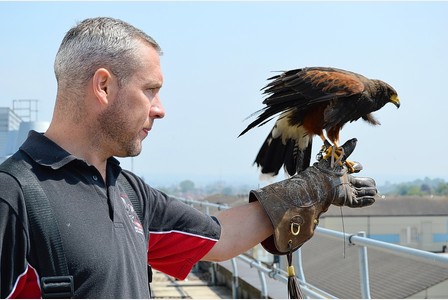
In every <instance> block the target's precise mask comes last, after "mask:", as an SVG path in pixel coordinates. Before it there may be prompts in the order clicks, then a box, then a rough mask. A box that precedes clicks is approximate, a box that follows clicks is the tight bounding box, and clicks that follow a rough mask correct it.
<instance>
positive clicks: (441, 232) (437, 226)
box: [319, 196, 448, 252]
mask: <svg viewBox="0 0 448 300" xmlns="http://www.w3.org/2000/svg"><path fill="white" fill-rule="evenodd" d="M319 226H322V227H325V228H328V229H332V230H337V231H345V232H346V233H356V232H359V231H364V232H366V234H367V237H369V238H371V239H375V240H379V241H383V242H388V243H393V244H398V245H401V246H406V247H411V248H416V249H421V250H426V251H431V252H448V249H447V246H448V197H443V196H434V197H431V196H425V197H417V196H416V197H411V196H406V197H392V196H391V197H385V198H379V199H377V200H376V202H375V203H374V204H373V205H372V206H369V207H363V208H347V207H343V208H342V211H341V208H340V207H336V206H331V207H330V208H329V210H328V211H327V212H326V213H324V214H323V215H322V216H321V218H320V222H319Z"/></svg>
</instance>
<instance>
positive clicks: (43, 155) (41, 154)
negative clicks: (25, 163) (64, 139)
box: [20, 130, 120, 170]
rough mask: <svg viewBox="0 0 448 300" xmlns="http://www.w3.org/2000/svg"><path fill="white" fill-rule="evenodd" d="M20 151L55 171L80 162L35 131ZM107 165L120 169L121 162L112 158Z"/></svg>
mask: <svg viewBox="0 0 448 300" xmlns="http://www.w3.org/2000/svg"><path fill="white" fill-rule="evenodd" d="M20 150H22V151H24V152H26V153H27V154H28V155H29V156H30V157H31V158H32V159H33V160H34V161H35V162H37V163H38V164H40V165H43V166H47V167H51V168H52V169H55V170H56V169H59V168H61V167H63V166H65V165H67V164H68V163H70V162H72V161H74V160H80V159H79V158H77V157H76V156H74V155H72V154H70V153H68V152H67V151H66V150H64V149H63V148H61V147H60V146H59V145H58V144H56V143H55V142H53V141H52V140H50V139H49V138H47V137H46V136H45V135H44V134H43V133H38V132H36V131H34V130H31V131H30V132H29V133H28V138H27V139H26V141H25V142H24V143H23V144H22V146H21V147H20ZM107 163H108V165H114V166H116V167H120V162H119V161H118V160H117V159H116V158H114V157H110V158H109V159H108V161H107Z"/></svg>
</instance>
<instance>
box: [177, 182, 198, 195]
mask: <svg viewBox="0 0 448 300" xmlns="http://www.w3.org/2000/svg"><path fill="white" fill-rule="evenodd" d="M179 187H180V191H181V192H182V193H189V192H192V191H194V189H195V186H194V182H193V181H191V180H184V181H182V182H181V183H179Z"/></svg>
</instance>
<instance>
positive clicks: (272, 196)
mask: <svg viewBox="0 0 448 300" xmlns="http://www.w3.org/2000/svg"><path fill="white" fill-rule="evenodd" d="M313 182H314V181H313V180H310V178H308V179H307V180H303V179H301V178H299V177H293V178H291V179H288V180H284V181H280V182H278V183H274V184H271V185H268V186H266V187H264V188H261V189H258V190H252V191H250V194H249V202H253V201H259V202H260V203H261V205H262V206H263V208H264V210H265V211H266V213H267V215H268V216H269V219H270V221H271V223H272V226H273V228H274V234H273V235H272V236H270V237H269V238H267V239H265V240H264V241H262V242H261V244H262V246H263V248H264V249H265V250H266V251H268V252H270V253H272V254H275V255H284V254H287V253H289V251H290V250H292V251H295V250H297V249H298V248H300V246H302V245H303V244H304V243H305V242H306V241H308V240H309V239H310V238H311V237H312V236H313V235H314V230H315V228H316V226H317V224H318V223H319V216H320V215H321V213H323V212H324V211H327V209H328V206H329V205H330V203H325V202H320V201H319V199H326V197H325V196H323V195H319V194H318V191H316V189H315V188H312V187H311V186H312V185H313ZM290 244H291V246H290Z"/></svg>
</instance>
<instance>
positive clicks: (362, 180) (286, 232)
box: [249, 139, 377, 255]
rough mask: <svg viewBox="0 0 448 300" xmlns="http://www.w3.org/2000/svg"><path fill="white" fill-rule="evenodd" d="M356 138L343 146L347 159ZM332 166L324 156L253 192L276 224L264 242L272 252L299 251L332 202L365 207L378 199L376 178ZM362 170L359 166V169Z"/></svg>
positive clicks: (253, 195) (252, 196)
mask: <svg viewBox="0 0 448 300" xmlns="http://www.w3.org/2000/svg"><path fill="white" fill-rule="evenodd" d="M356 141H357V140H356V139H351V140H349V141H347V142H346V143H345V144H344V145H343V146H342V148H343V149H344V157H343V161H345V159H346V158H347V157H348V156H349V155H350V154H351V153H352V151H353V150H354V148H355V146H356ZM331 165H332V163H331V162H330V159H327V160H325V159H321V160H320V161H319V162H317V163H315V164H314V165H313V166H310V167H308V168H307V169H306V170H304V171H302V172H300V173H299V174H297V175H294V176H293V177H291V178H289V179H286V180H283V181H280V182H277V183H274V184H271V185H268V186H265V187H263V188H261V189H258V190H252V191H251V192H250V195H249V202H253V201H256V200H258V201H260V203H261V204H262V206H263V208H264V209H265V211H266V213H267V214H268V216H269V218H270V220H271V222H272V226H273V227H274V234H273V235H272V236H271V237H269V238H267V239H266V240H264V241H263V242H262V243H261V244H262V245H263V247H264V248H265V249H266V250H267V251H268V252H270V253H272V254H280V255H282V254H287V253H290V252H291V250H292V251H295V250H297V249H298V248H299V247H300V246H302V245H303V244H304V243H305V242H306V241H307V240H309V239H310V238H311V237H312V236H313V234H314V230H315V228H316V226H317V224H318V222H319V217H320V215H321V214H322V213H323V212H326V211H327V210H328V207H329V206H330V205H331V204H334V205H337V206H349V207H363V206H368V205H371V204H373V203H374V202H375V199H374V196H375V195H376V193H377V190H376V185H375V181H374V180H373V179H371V178H367V177H353V176H352V175H350V174H349V173H348V172H347V168H346V167H345V166H340V165H339V164H336V166H334V167H331ZM361 169H362V166H361V165H357V171H359V170H361Z"/></svg>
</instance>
